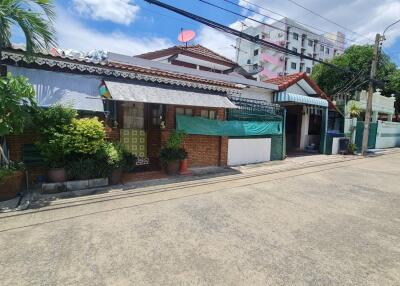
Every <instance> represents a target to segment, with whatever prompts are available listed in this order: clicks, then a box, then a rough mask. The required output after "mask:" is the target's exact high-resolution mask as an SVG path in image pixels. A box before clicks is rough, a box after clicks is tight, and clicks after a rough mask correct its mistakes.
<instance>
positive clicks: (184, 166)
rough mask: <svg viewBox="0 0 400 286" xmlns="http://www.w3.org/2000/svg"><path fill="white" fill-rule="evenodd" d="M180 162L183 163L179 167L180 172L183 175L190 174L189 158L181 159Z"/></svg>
mask: <svg viewBox="0 0 400 286" xmlns="http://www.w3.org/2000/svg"><path fill="white" fill-rule="evenodd" d="M180 163H181V164H180V167H179V173H180V174H181V175H185V174H188V173H189V170H188V160H187V158H185V159H183V160H181V162H180Z"/></svg>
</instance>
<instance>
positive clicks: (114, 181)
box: [108, 169, 122, 185]
mask: <svg viewBox="0 0 400 286" xmlns="http://www.w3.org/2000/svg"><path fill="white" fill-rule="evenodd" d="M108 179H109V183H110V185H118V184H120V183H121V181H122V169H114V170H113V171H112V172H111V175H110V177H109V178H108Z"/></svg>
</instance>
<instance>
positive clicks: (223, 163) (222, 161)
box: [219, 136, 228, 166]
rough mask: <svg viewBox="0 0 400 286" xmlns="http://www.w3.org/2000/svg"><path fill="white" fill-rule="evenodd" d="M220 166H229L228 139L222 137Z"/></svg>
mask: <svg viewBox="0 0 400 286" xmlns="http://www.w3.org/2000/svg"><path fill="white" fill-rule="evenodd" d="M219 152H220V153H219V165H220V166H226V165H228V137H226V136H225V137H220V150H219Z"/></svg>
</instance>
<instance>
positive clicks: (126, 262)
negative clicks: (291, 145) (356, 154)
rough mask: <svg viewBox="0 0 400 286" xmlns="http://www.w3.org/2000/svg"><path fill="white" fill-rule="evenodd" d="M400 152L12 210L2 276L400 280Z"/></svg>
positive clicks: (121, 281)
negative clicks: (16, 212)
mask: <svg viewBox="0 0 400 286" xmlns="http://www.w3.org/2000/svg"><path fill="white" fill-rule="evenodd" d="M399 166H400V154H392V155H385V156H381V157H375V158H368V159H360V160H354V161H348V162H340V163H334V164H328V165H325V166H319V167H310V168H306V169H302V170H292V171H288V172H283V173H276V174H268V175H258V176H253V175H254V174H253V175H252V176H250V175H247V176H244V175H230V176H226V177H224V178H219V179H208V180H203V181H197V182H194V183H185V184H173V185H169V186H163V187H149V188H146V189H137V190H132V191H125V192H115V193H111V194H106V195H100V196H92V197H83V198H76V199H68V200H61V201H58V202H56V203H53V204H51V205H49V206H46V207H43V208H41V209H36V210H30V211H25V212H21V213H18V214H17V215H16V214H15V213H13V214H7V215H2V216H0V273H1V275H0V285H400V207H399V206H400V179H399V169H400V168H399Z"/></svg>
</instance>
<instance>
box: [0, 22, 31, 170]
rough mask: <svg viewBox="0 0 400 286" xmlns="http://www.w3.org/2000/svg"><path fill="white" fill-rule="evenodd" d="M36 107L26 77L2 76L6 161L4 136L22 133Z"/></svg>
mask: <svg viewBox="0 0 400 286" xmlns="http://www.w3.org/2000/svg"><path fill="white" fill-rule="evenodd" d="M2 29H3V27H2ZM36 107H37V105H36V100H35V91H34V89H33V87H32V85H31V84H30V83H29V82H28V80H27V79H26V78H24V77H22V76H19V77H13V76H12V75H11V73H7V75H6V76H4V77H0V156H1V157H2V158H3V159H4V160H5V162H6V163H8V157H7V156H6V154H5V152H4V150H3V148H2V140H1V139H2V137H3V136H5V135H8V134H17V133H21V132H22V131H23V130H24V127H25V126H26V125H27V123H28V122H29V121H30V116H31V114H33V113H34V112H35V111H36Z"/></svg>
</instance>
